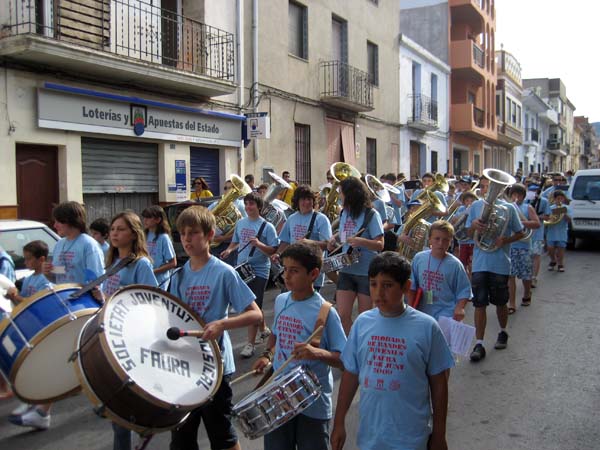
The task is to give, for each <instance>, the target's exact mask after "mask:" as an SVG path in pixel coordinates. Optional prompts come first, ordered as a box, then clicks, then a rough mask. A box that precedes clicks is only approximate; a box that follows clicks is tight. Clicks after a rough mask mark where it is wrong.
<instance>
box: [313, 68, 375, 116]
mask: <svg viewBox="0 0 600 450" xmlns="http://www.w3.org/2000/svg"><path fill="white" fill-rule="evenodd" d="M320 72H321V98H322V99H340V100H342V101H344V102H346V103H347V104H348V105H355V106H356V107H352V106H349V108H350V109H353V110H356V111H362V110H371V109H373V84H372V83H371V82H370V81H369V74H368V73H367V72H364V71H362V70H359V69H357V68H356V67H352V66H350V65H348V64H346V63H344V62H342V61H337V60H336V61H321V63H320Z"/></svg>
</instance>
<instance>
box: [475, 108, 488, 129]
mask: <svg viewBox="0 0 600 450" xmlns="http://www.w3.org/2000/svg"><path fill="white" fill-rule="evenodd" d="M473 121H474V122H475V125H477V126H478V127H479V128H483V127H484V125H485V111H484V110H483V109H479V108H478V107H476V106H475V105H473Z"/></svg>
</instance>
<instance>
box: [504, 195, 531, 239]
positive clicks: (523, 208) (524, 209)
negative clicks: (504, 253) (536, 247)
mask: <svg viewBox="0 0 600 450" xmlns="http://www.w3.org/2000/svg"><path fill="white" fill-rule="evenodd" d="M514 205H515V208H519V209H520V210H521V213H522V214H523V216H524V217H525V219H527V220H529V219H530V217H529V205H528V204H527V203H525V202H523V203H521V204H520V205H517V204H514ZM525 231H527V228H525ZM532 231H533V230H532ZM531 236H532V237H533V233H532V234H531ZM510 248H516V249H522V250H531V238H530V239H526V240H520V241H516V242H513V243H512V244H510Z"/></svg>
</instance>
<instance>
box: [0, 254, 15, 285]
mask: <svg viewBox="0 0 600 450" xmlns="http://www.w3.org/2000/svg"><path fill="white" fill-rule="evenodd" d="M0 273H1V274H2V275H4V276H5V277H6V278H8V279H9V280H10V281H12V282H13V283H14V282H15V281H16V279H17V276H16V274H15V263H14V261H13V259H12V258H11V257H10V255H9V254H8V253H6V251H5V250H4V249H3V248H2V247H0Z"/></svg>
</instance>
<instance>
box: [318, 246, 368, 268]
mask: <svg viewBox="0 0 600 450" xmlns="http://www.w3.org/2000/svg"><path fill="white" fill-rule="evenodd" d="M359 258H360V249H357V248H355V249H353V250H352V253H338V254H337V255H333V256H328V257H326V258H323V268H322V272H323V273H329V272H336V271H338V270H341V269H343V268H344V267H347V266H350V265H352V264H354V263H357V262H358V260H359Z"/></svg>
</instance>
